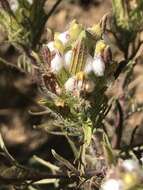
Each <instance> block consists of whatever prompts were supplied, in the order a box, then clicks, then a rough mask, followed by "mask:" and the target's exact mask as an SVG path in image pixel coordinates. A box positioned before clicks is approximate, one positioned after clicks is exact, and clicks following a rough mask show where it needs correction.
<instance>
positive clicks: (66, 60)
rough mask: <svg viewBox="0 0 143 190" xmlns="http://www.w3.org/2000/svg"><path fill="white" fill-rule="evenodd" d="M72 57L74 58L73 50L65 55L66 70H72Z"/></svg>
mask: <svg viewBox="0 0 143 190" xmlns="http://www.w3.org/2000/svg"><path fill="white" fill-rule="evenodd" d="M72 56H73V52H72V50H69V51H67V52H66V53H65V55H64V66H65V68H66V69H69V68H70V64H71V61H72Z"/></svg>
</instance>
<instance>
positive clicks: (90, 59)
mask: <svg viewBox="0 0 143 190" xmlns="http://www.w3.org/2000/svg"><path fill="white" fill-rule="evenodd" d="M92 63H93V57H92V56H91V55H90V54H89V55H88V56H87V59H86V64H85V68H84V72H85V73H86V74H89V73H91V72H92V70H93V68H92Z"/></svg>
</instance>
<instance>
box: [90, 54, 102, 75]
mask: <svg viewBox="0 0 143 190" xmlns="http://www.w3.org/2000/svg"><path fill="white" fill-rule="evenodd" d="M92 68H93V72H94V73H95V75H96V76H99V77H101V76H103V75H104V71H105V63H104V61H103V59H102V57H101V56H100V55H99V56H95V58H94V60H93V62H92Z"/></svg>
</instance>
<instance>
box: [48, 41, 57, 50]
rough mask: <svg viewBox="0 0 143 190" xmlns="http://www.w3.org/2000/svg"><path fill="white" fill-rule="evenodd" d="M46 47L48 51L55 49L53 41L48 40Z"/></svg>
mask: <svg viewBox="0 0 143 190" xmlns="http://www.w3.org/2000/svg"><path fill="white" fill-rule="evenodd" d="M47 47H48V49H49V50H50V52H53V51H56V48H55V46H54V41H50V42H49V43H48V44H47Z"/></svg>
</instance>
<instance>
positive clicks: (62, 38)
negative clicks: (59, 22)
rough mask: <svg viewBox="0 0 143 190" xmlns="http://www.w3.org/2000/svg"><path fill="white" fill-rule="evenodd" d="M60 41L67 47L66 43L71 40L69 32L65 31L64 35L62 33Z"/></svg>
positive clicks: (59, 37) (59, 36)
mask: <svg viewBox="0 0 143 190" xmlns="http://www.w3.org/2000/svg"><path fill="white" fill-rule="evenodd" d="M58 39H59V40H60V41H61V42H62V43H63V45H66V43H67V42H68V41H69V39H70V35H69V31H65V32H63V33H60V34H59V35H58Z"/></svg>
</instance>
